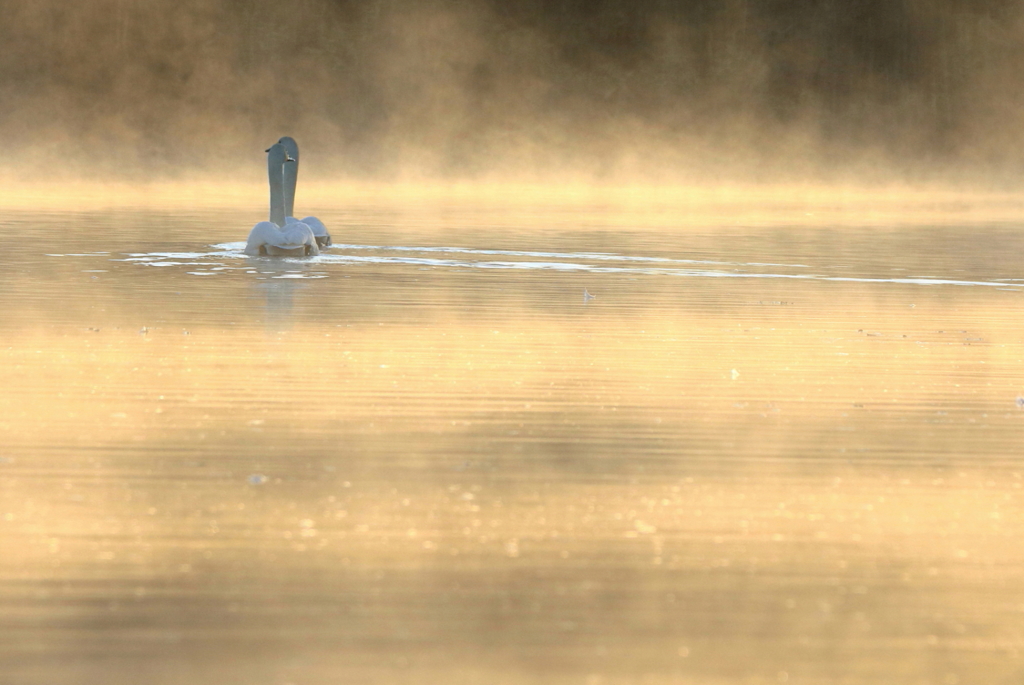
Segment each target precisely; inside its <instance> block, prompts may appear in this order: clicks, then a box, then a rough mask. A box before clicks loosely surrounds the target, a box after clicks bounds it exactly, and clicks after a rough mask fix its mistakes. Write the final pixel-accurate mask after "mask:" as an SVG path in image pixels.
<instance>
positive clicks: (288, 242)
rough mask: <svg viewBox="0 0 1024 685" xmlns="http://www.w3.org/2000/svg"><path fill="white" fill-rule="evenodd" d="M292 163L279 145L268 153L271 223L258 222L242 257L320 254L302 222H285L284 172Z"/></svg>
mask: <svg viewBox="0 0 1024 685" xmlns="http://www.w3.org/2000/svg"><path fill="white" fill-rule="evenodd" d="M293 163H294V160H292V159H291V158H290V157H289V156H288V154H287V152H286V151H285V148H284V146H283V145H281V144H280V143H278V144H276V145H272V146H271V147H270V149H269V150H267V176H268V178H269V180H270V221H261V222H259V223H258V224H256V225H255V226H253V228H252V230H251V231H250V232H249V239H248V240H247V241H246V243H245V254H247V255H249V256H252V257H258V256H262V255H266V256H271V257H306V256H312V255H318V254H320V248H319V246H318V245H317V239H316V236H314V235H313V229H312V228H310V227H309V226H308V225H307V224H305V223H302V222H301V221H293V222H291V223H288V222H287V221H286V218H285V217H286V215H285V207H284V185H283V174H284V171H283V170H284V169H285V168H287V167H288V166H290V165H291V164H293Z"/></svg>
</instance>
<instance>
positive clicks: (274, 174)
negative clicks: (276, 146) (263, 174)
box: [267, 151, 285, 227]
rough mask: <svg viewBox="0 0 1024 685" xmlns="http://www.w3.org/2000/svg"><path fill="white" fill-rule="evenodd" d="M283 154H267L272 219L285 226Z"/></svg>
mask: <svg viewBox="0 0 1024 685" xmlns="http://www.w3.org/2000/svg"><path fill="white" fill-rule="evenodd" d="M283 166H284V163H283V160H282V159H281V156H279V155H276V154H274V152H273V151H271V153H270V154H269V155H268V156H267V176H268V177H269V180H270V220H271V221H272V222H274V223H275V224H277V225H278V226H281V227H284V218H285V213H284V184H283V179H282V167H283Z"/></svg>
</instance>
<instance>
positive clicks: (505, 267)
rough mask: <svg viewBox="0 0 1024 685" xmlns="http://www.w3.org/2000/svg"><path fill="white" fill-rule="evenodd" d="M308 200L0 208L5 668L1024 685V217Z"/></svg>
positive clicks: (107, 676)
mask: <svg viewBox="0 0 1024 685" xmlns="http://www.w3.org/2000/svg"><path fill="white" fill-rule="evenodd" d="M321 214H322V215H327V216H325V220H329V221H328V223H329V225H330V226H331V228H332V233H335V234H336V235H337V236H339V239H340V242H343V243H344V244H341V245H337V246H335V247H333V248H331V249H330V250H329V251H328V252H327V253H326V254H325V255H323V256H322V257H319V258H314V259H308V260H288V259H283V260H271V259H254V258H246V257H244V256H242V255H241V254H240V247H239V246H240V244H239V243H235V242H225V241H232V240H237V239H238V237H239V236H241V234H242V233H244V232H245V230H246V227H247V226H249V225H251V223H252V222H251V221H250V220H249V218H248V217H246V216H242V215H241V214H233V213H231V212H223V211H214V210H210V211H209V212H208V213H205V214H204V213H203V212H198V211H197V212H191V213H189V214H187V215H180V214H175V213H171V212H156V211H154V212H127V211H125V212H121V213H117V212H115V213H102V214H100V213H80V214H72V213H67V214H53V215H48V216H41V215H37V214H30V213H27V212H26V213H18V212H14V213H9V215H8V217H7V219H5V220H4V223H3V224H2V226H0V267H2V269H0V305H2V308H3V311H4V313H5V316H4V317H3V318H2V319H0V331H2V334H3V343H2V344H0V362H2V363H0V545H2V548H3V550H4V554H3V555H0V608H2V610H0V673H2V674H3V678H0V681H3V682H12V683H18V684H19V685H20V684H21V683H32V684H35V683H40V684H41V683H48V684H49V683H104V684H106V683H139V682H146V683H175V684H177V683H218V684H219V683H239V684H241V683H247V684H248V683H257V684H262V683H268V684H269V683H274V684H283V683H295V684H296V685H298V684H300V683H338V682H358V683H436V682H456V683H521V682H529V683H554V682H559V683H560V682H570V683H744V684H747V683H778V682H789V683H836V682H844V683H872V684H873V683H936V684H939V683H1017V682H1021V681H1022V679H1024V656H1022V654H1021V650H1022V648H1024V633H1022V632H1021V630H1020V626H1021V625H1024V584H1022V583H1021V580H1022V572H1024V551H1022V548H1021V546H1020V545H1018V544H1016V543H1017V541H1018V539H1019V538H1020V535H1021V533H1022V526H1021V523H1020V516H1021V513H1022V512H1021V497H1022V493H1021V489H1022V484H1024V475H1022V474H1024V463H1022V459H1021V457H1020V455H1019V451H1020V450H1019V445H1020V435H1021V431H1022V430H1024V424H1022V421H1024V411H1022V410H1021V409H1020V408H1019V406H1018V397H1019V396H1021V395H1022V394H1024V323H1021V317H1020V316H1019V310H1020V307H1021V302H1022V300H1021V298H1022V297H1024V293H1022V292H1021V286H1022V285H1024V280H1021V279H1024V271H1022V270H1021V269H1020V267H1019V260H1018V259H1017V255H1019V254H1021V253H1022V248H1024V236H1022V235H1020V231H1019V230H1018V229H1017V228H1016V227H1015V226H1012V225H1006V224H994V223H993V224H982V223H976V224H971V225H964V226H959V227H958V226H941V227H940V226H923V225H919V224H902V225H901V224H893V225H891V226H884V227H879V226H872V227H861V228H858V227H856V226H853V227H851V226H846V227H844V228H842V229H835V230H833V229H830V228H828V227H826V226H807V225H800V226H786V225H784V224H780V225H773V226H763V225H762V226H758V227H757V228H744V227H743V226H735V225H721V226H709V227H707V228H705V229H700V228H694V227H692V226H690V227H685V228H684V227H682V226H680V227H678V228H673V227H672V226H671V225H665V221H664V217H661V218H660V219H659V222H658V225H656V226H653V225H652V226H649V227H646V228H645V226H644V225H643V224H642V221H641V220H640V219H639V218H637V217H635V216H631V215H629V214H628V213H626V214H623V215H620V216H618V219H617V220H618V221H620V222H621V226H617V225H616V224H615V222H613V221H611V220H608V219H605V220H604V221H603V223H600V224H599V225H598V224H596V223H594V222H592V221H589V219H588V218H587V217H590V216H591V214H592V213H590V212H588V211H585V210H582V209H581V210H580V212H579V220H578V221H577V222H576V223H575V224H574V223H573V220H572V217H573V214H572V213H571V212H568V211H561V212H560V213H558V214H557V216H555V215H553V214H547V213H545V212H544V211H539V210H538V211H537V212H536V213H535V214H533V215H532V216H531V217H530V218H529V220H526V219H523V220H522V223H521V224H520V225H516V226H511V227H510V226H509V225H508V219H507V217H506V216H505V215H504V214H503V213H502V212H501V211H500V210H496V211H495V212H494V213H493V215H488V214H486V213H483V214H482V213H480V212H474V213H473V214H472V217H468V216H462V215H460V214H459V212H458V208H457V207H456V208H454V209H451V210H450V211H448V213H447V214H445V216H443V217H434V218H432V219H430V220H429V221H427V220H425V219H424V218H423V217H422V216H419V215H416V214H402V215H395V214H389V213H388V211H387V208H386V207H383V206H371V205H367V206H364V207H362V208H360V209H359V210H358V211H356V210H353V209H351V208H347V209H345V210H344V211H338V212H336V213H335V214H334V215H333V216H331V215H330V214H329V213H328V212H322V213H321ZM517 216H524V215H523V214H522V213H521V214H519V215H517ZM489 217H490V218H489ZM491 218H493V219H494V220H493V221H491ZM232 226H239V227H241V228H239V229H238V230H237V231H234V232H233V233H232V231H231V230H230V227H232ZM210 227H215V228H213V229H211V228H210ZM33 233H35V234H37V235H38V237H39V238H40V239H42V238H43V237H47V236H53V235H58V234H59V235H61V236H63V239H62V243H61V244H60V245H59V246H58V245H54V244H48V243H46V241H42V240H40V241H39V242H33V241H28V242H26V241H25V236H26V235H27V234H33ZM153 236H158V238H156V239H154V238H153ZM26 245H31V246H32V247H26ZM35 245H43V246H44V247H42V248H36V247H35ZM452 246H460V247H452ZM680 276H683V277H684V278H680ZM584 291H587V292H589V293H590V294H592V295H595V296H596V297H594V298H593V299H587V298H584V297H583V296H582V295H583V292H584Z"/></svg>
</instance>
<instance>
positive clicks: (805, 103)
mask: <svg viewBox="0 0 1024 685" xmlns="http://www.w3.org/2000/svg"><path fill="white" fill-rule="evenodd" d="M0 39H2V41H3V45H4V49H3V50H2V51H0V134H2V135H3V136H4V138H5V140H6V141H7V144H8V145H7V153H8V154H7V155H6V156H5V161H4V163H3V164H4V168H5V169H6V171H7V172H16V173H21V174H25V175H27V176H29V177H33V178H34V177H43V176H52V175H54V174H61V175H71V176H98V177H103V178H108V177H109V178H116V177H128V178H137V177H147V178H164V177H175V178H180V177H182V176H185V177H187V176H189V175H191V174H200V173H202V174H229V173H231V172H232V170H234V169H236V168H238V167H239V166H240V165H251V164H253V163H254V160H258V159H261V157H262V154H263V150H264V149H265V148H266V146H267V145H268V144H269V143H271V142H273V141H275V140H276V139H277V138H278V137H279V136H281V135H292V136H295V137H296V138H297V139H298V140H299V141H300V143H301V144H302V145H303V153H304V155H305V157H304V163H305V164H307V165H312V168H314V169H316V170H317V172H318V173H320V174H322V175H331V176H338V177H348V178H356V179H363V178H371V179H389V178H396V177H414V178H443V179H479V178H488V179H509V178H514V179H520V180H521V179H536V178H550V177H553V176H564V177H573V178H584V179H598V180H600V179H622V178H629V179H640V180H655V179H665V178H672V179H687V180H700V181H710V182H714V181H716V180H721V179H731V178H742V179H745V180H750V179H757V180H779V179H792V178H804V177H806V178H815V179H821V178H829V179H844V178H848V177H858V178H862V177H864V176H865V175H867V176H869V177H870V176H871V175H875V174H877V175H878V176H879V177H880V178H881V177H903V178H927V177H935V176H945V175H949V174H953V175H954V176H955V177H967V176H969V177H976V178H990V179H998V180H1002V181H1005V182H1010V183H1015V182H1016V181H1017V177H1018V176H1024V173H1022V172H1024V164H1022V160H1024V137H1022V136H1021V134H1020V131H1021V128H1022V126H1021V125H1022V123H1024V122H1022V121H1021V119H1022V116H1021V106H1020V105H1021V104H1022V99H1024V98H1022V94H1021V90H1022V88H1021V84H1022V78H1021V76H1020V74H1021V73H1024V71H1022V68H1024V10H1022V6H1021V5H1020V4H1019V3H1015V2H1010V1H1008V0H990V1H989V0H933V1H930V2H927V1H923V0H817V1H815V0H804V1H799V0H691V1H689V2H681V1H675V2H670V1H667V0H632V1H631V2H624V1H620V2H611V1H603V2H602V1H600V0H568V1H563V2H553V1H551V0H505V1H499V0H476V1H475V2H455V1H450V2H446V1H444V0H421V1H419V2H411V1H409V2H401V1H397V0H361V1H359V2H353V1H347V0H300V1H294V0H292V1H289V2H269V1H266V0H175V1H174V2H171V1H170V0H150V1H148V2H138V1H132V0H88V1H86V2H81V3H67V2H62V1H58V0H31V1H29V0H12V2H9V3H7V5H6V6H5V21H4V22H3V23H2V24H0ZM307 168H308V167H307Z"/></svg>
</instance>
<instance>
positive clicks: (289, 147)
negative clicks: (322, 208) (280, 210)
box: [277, 136, 331, 247]
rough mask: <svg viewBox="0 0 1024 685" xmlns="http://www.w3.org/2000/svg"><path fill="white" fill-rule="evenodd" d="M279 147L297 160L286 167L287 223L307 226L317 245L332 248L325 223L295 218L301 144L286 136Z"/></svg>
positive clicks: (309, 218) (317, 220)
mask: <svg viewBox="0 0 1024 685" xmlns="http://www.w3.org/2000/svg"><path fill="white" fill-rule="evenodd" d="M277 143H278V145H283V146H284V150H285V152H286V153H287V154H288V156H289V157H290V158H292V159H294V160H295V163H294V164H285V165H284V216H285V223H287V224H290V223H293V222H296V221H300V222H301V223H304V224H306V225H307V226H309V227H310V228H311V229H313V235H315V236H316V243H317V245H319V246H320V247H330V245H331V234H330V233H328V232H327V227H326V226H324V223H323V222H322V221H320V219H317V218H316V217H315V216H307V217H306V218H305V219H296V218H295V216H294V212H295V184H296V183H297V182H298V179H299V144H298V143H296V142H295V139H294V138H292V137H290V136H285V137H284V138H282V139H281V140H279V141H277Z"/></svg>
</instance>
